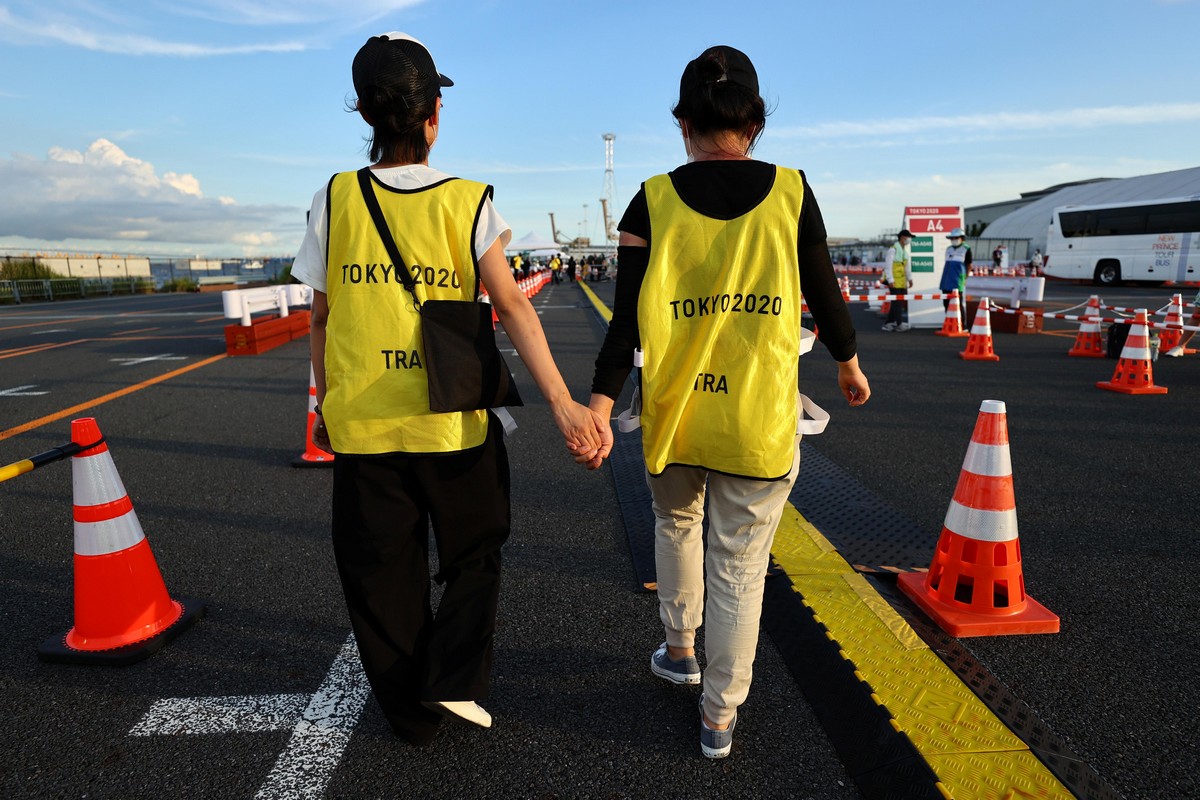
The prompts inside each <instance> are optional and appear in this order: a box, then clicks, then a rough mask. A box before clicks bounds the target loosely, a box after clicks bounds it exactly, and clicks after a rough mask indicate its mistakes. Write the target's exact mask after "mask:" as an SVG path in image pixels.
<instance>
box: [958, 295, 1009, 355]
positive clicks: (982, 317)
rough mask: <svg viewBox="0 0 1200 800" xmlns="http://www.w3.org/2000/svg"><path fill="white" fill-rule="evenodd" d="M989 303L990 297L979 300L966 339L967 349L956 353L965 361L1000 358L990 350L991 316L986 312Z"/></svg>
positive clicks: (990, 302)
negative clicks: (973, 320) (969, 332)
mask: <svg viewBox="0 0 1200 800" xmlns="http://www.w3.org/2000/svg"><path fill="white" fill-rule="evenodd" d="M991 304H992V301H991V299H990V298H987V297H985V298H983V299H982V300H980V301H979V310H978V311H976V312H975V322H973V323H972V324H971V338H970V339H967V349H966V350H963V351H962V352H961V353H959V354H958V355H959V357H960V358H963V359H966V360H967V361H999V360H1000V356H998V355H996V354H995V352H993V351H992V316H991V314H990V313H989V312H988V308H989V307H990V306H991Z"/></svg>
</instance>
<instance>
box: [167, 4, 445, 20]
mask: <svg viewBox="0 0 1200 800" xmlns="http://www.w3.org/2000/svg"><path fill="white" fill-rule="evenodd" d="M422 2H424V0H357V2H355V3H354V6H353V9H352V12H351V10H350V9H348V8H347V6H346V3H345V2H344V0H176V2H174V3H172V4H171V8H172V10H173V11H175V12H177V13H181V14H187V15H190V16H194V17H198V18H201V19H207V20H210V21H213V22H222V23H226V24H231V25H313V24H320V23H326V22H331V21H336V20H345V19H346V15H347V13H353V15H354V18H355V19H356V21H360V22H369V21H371V20H375V19H378V18H379V17H382V16H384V15H385V14H391V13H394V12H396V11H400V10H402V9H405V8H410V7H412V6H416V5H420V4H421V3H422Z"/></svg>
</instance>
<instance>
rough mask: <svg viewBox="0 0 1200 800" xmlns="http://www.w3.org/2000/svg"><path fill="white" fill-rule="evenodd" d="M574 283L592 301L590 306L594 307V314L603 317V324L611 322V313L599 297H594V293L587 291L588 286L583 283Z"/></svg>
mask: <svg viewBox="0 0 1200 800" xmlns="http://www.w3.org/2000/svg"><path fill="white" fill-rule="evenodd" d="M575 283H576V284H578V286H579V288H580V289H583V293H584V294H585V295H587V298H588V300H590V301H592V305H593V306H595V307H596V313H597V314H599V315H600V316H602V317H604V321H605V322H612V312H611V311H609V310H608V306H606V305H604V302H603V301H602V300H601V299H600V298H599V297H596V293H595V292H593V291H592V290H591V289H589V288H588V285H587V284H586V283H584V282H583V281H576V282H575Z"/></svg>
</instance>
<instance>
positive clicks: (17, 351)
mask: <svg viewBox="0 0 1200 800" xmlns="http://www.w3.org/2000/svg"><path fill="white" fill-rule="evenodd" d="M145 330H147V331H156V330H158V328H146V329H145ZM132 332H133V333H138V332H139V331H132ZM212 338H213V336H212V335H211V334H207V335H206V334H202V333H198V334H188V335H186V336H106V337H104V338H103V339H72V340H71V341H69V342H50V343H47V344H35V345H29V346H27V347H14V348H12V349H11V350H0V359H5V358H15V357H17V356H32V355H36V354H38V353H42V352H45V351H46V350H54V349H57V348H59V347H68V346H70V345H73V344H87V343H88V342H147V341H153V342H166V341H177V340H180V339H212Z"/></svg>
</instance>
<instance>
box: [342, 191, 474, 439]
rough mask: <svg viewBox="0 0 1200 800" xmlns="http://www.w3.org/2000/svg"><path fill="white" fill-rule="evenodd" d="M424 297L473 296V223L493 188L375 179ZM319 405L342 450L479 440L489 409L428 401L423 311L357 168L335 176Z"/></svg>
mask: <svg viewBox="0 0 1200 800" xmlns="http://www.w3.org/2000/svg"><path fill="white" fill-rule="evenodd" d="M372 185H373V186H374V189H375V195H376V197H377V198H378V199H379V205H380V206H381V207H382V209H383V214H384V216H385V217H386V218H387V220H388V222H389V227H390V228H391V231H392V235H393V237H394V238H395V240H396V247H397V248H398V249H399V251H400V255H401V256H403V258H404V260H405V262H406V263H407V265H408V269H409V273H410V274H411V275H412V276H413V279H414V281H415V283H416V287H415V288H416V293H417V296H418V297H419V298H420V299H421V301H422V302H424V301H425V300H427V299H438V300H477V299H478V296H479V278H478V258H477V255H476V253H475V248H474V233H475V231H474V226H475V222H476V220H477V219H478V217H479V210H480V208H481V207H482V204H483V202H484V200H485V199H486V198H488V197H490V196H491V192H492V187H490V186H487V185H485V184H482V183H475V182H474V181H467V180H462V179H459V178H452V179H449V180H446V181H443V182H441V183H437V184H434V185H432V186H427V187H425V188H422V189H416V190H399V189H393V188H391V187H388V186H385V185H384V184H382V183H380V182H379V181H378V180H372ZM326 213H327V214H328V215H329V249H328V256H327V259H326V269H327V274H326V279H327V284H328V286H327V295H328V302H329V321H328V323H327V325H326V331H325V386H326V391H325V401H324V403H323V404H322V409H321V410H322V413H323V414H324V417H325V421H326V423H327V425H328V428H329V436H330V442H331V443H332V445H333V449H334V451H335V452H338V453H355V454H364V455H365V454H378V453H446V452H454V451H458V450H465V449H468V448H471V447H477V446H478V445H480V444H482V443H483V441H484V438H485V436H486V434H487V425H488V421H487V420H488V418H487V412H485V411H469V412H464V413H450V414H435V413H433V412H431V411H430V410H429V385H428V383H427V382H426V377H425V352H424V348H423V347H422V346H421V318H420V315H419V314H418V313H417V311H416V308H415V307H414V305H413V301H412V296H411V295H410V294H409V293H408V291H407V290H406V289H405V288H404V284H403V283H402V282H401V280H400V278H399V277H398V276H397V274H396V273H395V271H394V269H393V266H392V263H391V262H392V259H391V258H390V257H389V256H388V254H387V250H386V248H384V246H383V242H382V241H381V240H380V238H379V232H378V231H377V230H376V228H375V223H374V222H373V221H372V219H371V215H370V212H369V211H367V207H366V203H365V202H364V201H363V197H362V192H361V190H360V189H359V184H358V176H357V174H356V173H354V172H344V173H340V174H338V175H335V176H334V177H333V179H332V180H331V181H330V182H329V201H328V204H327V206H326Z"/></svg>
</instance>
